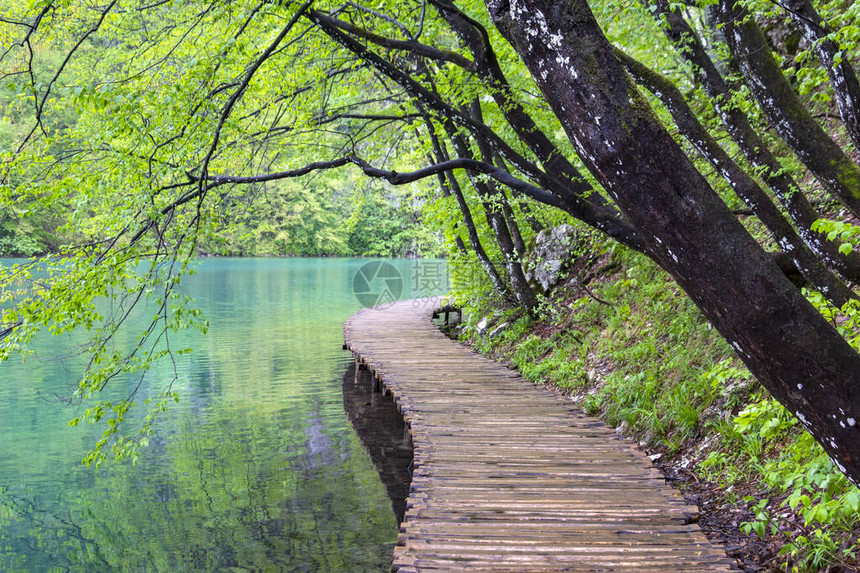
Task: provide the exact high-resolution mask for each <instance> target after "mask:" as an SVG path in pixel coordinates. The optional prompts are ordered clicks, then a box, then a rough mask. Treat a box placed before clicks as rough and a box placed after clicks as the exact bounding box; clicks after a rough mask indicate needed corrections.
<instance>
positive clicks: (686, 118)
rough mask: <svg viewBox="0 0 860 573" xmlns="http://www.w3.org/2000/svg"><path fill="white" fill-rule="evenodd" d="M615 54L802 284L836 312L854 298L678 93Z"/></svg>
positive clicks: (662, 79)
mask: <svg viewBox="0 0 860 573" xmlns="http://www.w3.org/2000/svg"><path fill="white" fill-rule="evenodd" d="M616 54H617V55H618V58H619V60H620V61H621V63H622V64H624V67H625V68H627V71H628V72H629V73H630V75H631V76H633V78H634V79H635V80H636V83H638V84H639V85H641V86H642V87H644V88H645V89H647V90H648V91H650V92H651V93H652V94H654V95H655V96H657V97H658V98H659V99H660V101H661V102H663V105H665V106H666V109H668V110H669V113H671V114H672V118H673V119H674V120H675V125H677V126H678V130H679V131H680V132H681V133H682V134H683V135H684V137H686V138H687V139H688V140H689V141H690V143H692V144H693V146H694V147H695V148H696V149H697V150H698V151H699V153H701V154H702V155H703V156H704V157H705V158H706V159H707V160H708V161H710V163H711V165H713V166H714V169H716V170H717V172H718V173H719V174H720V175H722V177H723V178H724V179H725V180H726V181H728V183H729V184H730V185H731V186H732V189H734V191H735V193H737V195H738V197H740V198H741V199H742V200H743V202H744V203H746V204H747V206H748V207H749V208H750V209H751V210H752V212H753V214H754V215H755V216H756V217H758V218H759V220H760V221H761V222H762V224H763V225H764V226H765V227H767V230H768V231H770V233H771V235H772V236H773V239H774V241H775V242H776V244H778V245H779V246H780V248H781V249H783V252H784V253H785V254H786V255H787V256H789V257H791V260H792V261H793V262H794V264H795V266H796V267H797V270H798V271H800V273H801V274H802V275H803V276H804V277H805V278H806V280H807V281H809V283H810V284H811V285H812V286H813V287H814V288H816V289H818V290H819V291H821V293H822V294H823V295H824V296H825V297H826V298H827V300H829V301H830V302H831V303H833V304H834V305H836V306H837V307H839V308H841V307H842V306H843V305H844V304H845V303H847V302H848V301H849V300H851V299H857V295H855V294H854V293H853V292H852V291H851V289H849V288H848V287H847V286H846V285H845V283H844V282H842V281H841V280H840V279H839V277H837V276H836V275H835V274H834V273H833V272H831V271H830V269H828V268H827V267H826V266H825V265H824V264H823V263H822V262H821V259H819V258H818V257H817V256H816V255H815V253H813V252H812V250H811V249H810V248H809V247H808V246H807V244H806V243H804V242H803V239H801V238H800V235H798V234H797V232H796V231H795V230H794V227H792V226H791V223H789V222H788V220H787V219H786V218H785V217H784V216H783V214H782V213H781V212H780V211H779V209H777V208H776V205H774V203H773V201H771V200H770V197H768V195H767V193H765V191H764V189H762V188H761V187H760V186H759V184H758V183H757V182H756V181H755V179H753V178H752V177H750V176H749V175H748V174H747V172H746V171H744V170H743V169H741V167H740V165H738V164H737V163H735V161H734V160H733V159H732V158H731V157H730V156H729V154H728V153H726V151H725V150H724V149H723V148H722V147H720V144H719V143H718V142H717V140H716V139H714V138H713V136H711V134H710V133H708V130H707V129H705V127H704V126H703V125H702V124H701V123H700V122H699V120H698V119H697V118H696V115H695V114H694V113H693V110H692V109H690V106H689V105H687V101H686V100H685V99H684V96H683V95H682V94H681V90H679V89H678V88H677V86H675V84H673V83H672V82H671V81H669V80H668V79H667V78H665V77H664V76H662V75H661V74H659V73H657V72H655V71H653V70H651V69H650V68H648V67H647V66H645V65H644V64H642V63H641V62H639V61H638V60H635V59H633V58H631V57H630V56H628V55H627V54H625V53H623V52H622V51H620V50H616Z"/></svg>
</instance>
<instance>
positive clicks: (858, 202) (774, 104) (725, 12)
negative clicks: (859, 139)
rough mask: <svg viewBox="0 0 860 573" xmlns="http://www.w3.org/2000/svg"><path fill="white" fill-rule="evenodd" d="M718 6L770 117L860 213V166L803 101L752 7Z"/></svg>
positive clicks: (726, 1)
mask: <svg viewBox="0 0 860 573" xmlns="http://www.w3.org/2000/svg"><path fill="white" fill-rule="evenodd" d="M717 6H718V10H717V17H718V19H719V21H720V23H721V24H722V25H723V29H724V32H725V35H726V43H727V45H728V47H729V51H730V52H731V54H732V57H733V58H734V59H736V60H737V62H738V65H739V66H740V68H741V72H743V75H744V78H745V79H746V84H747V86H749V88H750V91H751V92H752V94H753V96H755V98H756V100H758V103H759V106H760V107H761V109H762V111H763V112H764V114H765V116H767V118H768V119H769V120H770V121H771V123H773V124H774V127H775V128H776V130H777V132H778V133H779V135H780V136H781V137H782V139H783V140H785V142H786V143H788V145H789V147H791V148H792V149H793V150H794V152H795V153H796V154H797V156H798V157H799V158H800V160H801V161H803V163H804V164H805V165H806V166H807V167H808V168H809V170H810V171H811V172H812V173H813V175H815V177H816V178H817V179H818V181H819V182H820V183H821V184H822V185H823V186H824V188H825V189H827V190H828V191H829V192H830V193H831V194H832V195H833V196H834V197H835V198H837V199H839V200H840V201H841V202H842V203H843V204H844V205H845V206H846V207H847V208H848V209H849V210H850V211H851V212H852V213H854V215H855V216H857V217H860V167H858V166H857V164H856V163H854V162H853V161H851V159H850V158H849V157H848V156H847V155H845V153H843V152H842V149H841V148H840V147H839V146H838V145H837V144H836V142H834V141H833V140H832V139H831V138H830V136H829V135H828V134H827V133H825V131H824V130H823V129H821V126H820V125H819V124H818V122H817V121H815V118H813V117H812V115H811V114H810V113H809V111H808V110H807V109H806V107H805V106H804V105H803V103H802V102H801V101H800V98H799V97H798V96H797V94H796V93H795V92H794V89H793V88H792V87H791V84H789V83H788V80H787V79H786V77H785V75H783V73H782V70H781V69H780V67H779V64H778V63H777V61H776V59H774V57H773V53H772V52H771V50H770V47H769V46H768V44H767V40H766V39H765V37H764V34H763V33H762V31H761V29H760V28H759V27H758V24H756V22H755V20H754V19H753V17H752V16H751V15H750V13H749V12H748V11H747V10H746V8H744V7H743V6H742V5H741V4H740V3H738V2H736V0H720V1H719V3H718V5H717Z"/></svg>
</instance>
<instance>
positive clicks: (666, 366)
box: [460, 248, 860, 572]
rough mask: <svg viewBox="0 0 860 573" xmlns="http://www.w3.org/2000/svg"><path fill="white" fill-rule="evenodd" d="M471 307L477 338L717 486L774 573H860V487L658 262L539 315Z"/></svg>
mask: <svg viewBox="0 0 860 573" xmlns="http://www.w3.org/2000/svg"><path fill="white" fill-rule="evenodd" d="M582 277H589V278H592V277H593V280H591V281H590V282H589V283H588V286H587V287H583V286H581V283H582V282H583V280H582ZM460 298H461V300H460V304H461V305H463V308H464V316H465V317H466V321H465V323H464V325H463V327H462V335H461V336H462V337H463V338H464V339H465V340H467V341H468V342H469V343H471V344H472V345H473V346H474V347H475V348H476V349H478V350H479V351H480V352H482V353H484V354H487V355H491V356H493V357H495V358H498V359H501V360H504V361H506V362H508V363H509V364H511V365H512V366H514V367H516V368H517V369H518V370H519V372H520V373H521V374H522V375H523V376H524V377H525V378H527V379H529V380H531V381H534V382H536V383H548V384H552V385H554V386H555V387H557V388H559V389H561V390H563V391H565V392H566V393H569V394H570V396H571V398H572V399H573V400H574V401H575V402H577V403H578V404H579V405H580V406H581V407H582V408H583V409H584V410H585V411H586V412H587V413H588V414H591V415H596V416H599V417H601V418H602V419H603V420H605V421H606V423H607V424H609V425H611V426H615V427H618V428H620V431H622V432H623V433H624V434H625V435H626V436H628V437H630V438H632V439H634V440H636V441H638V442H639V443H640V445H642V446H643V447H645V448H647V449H649V450H650V451H654V452H659V453H662V454H663V455H664V457H663V461H666V462H667V463H668V464H669V465H670V466H671V465H674V467H677V468H683V470H684V472H685V473H686V472H690V473H692V475H693V476H694V479H695V480H698V481H699V482H700V483H705V484H707V487H708V489H709V490H710V491H711V492H712V494H716V496H717V498H718V499H717V505H718V506H719V507H721V508H722V509H723V510H725V511H727V512H734V513H733V514H734V515H737V514H738V513H740V514H742V515H745V516H746V517H744V518H743V519H744V520H743V521H741V522H740V529H741V531H742V532H743V533H745V534H746V535H747V536H748V537H747V542H748V545H750V546H753V545H758V546H759V547H761V546H766V547H768V548H769V549H768V550H767V551H766V552H765V553H767V552H768V551H769V552H770V554H771V555H772V557H770V558H769V562H768V564H767V568H768V569H770V570H784V571H804V572H806V571H819V570H825V569H827V568H828V567H829V569H827V570H829V571H843V570H844V571H854V570H856V569H857V566H858V551H860V546H858V530H860V511H858V510H860V492H858V489H857V488H856V487H854V486H853V485H851V484H850V483H849V482H848V480H846V479H845V477H844V476H842V474H841V473H840V472H839V471H838V470H837V469H836V468H835V467H834V465H833V463H832V462H831V461H830V459H829V458H828V457H827V456H826V455H825V454H824V452H823V450H822V449H821V448H820V447H819V446H818V445H817V444H816V443H815V442H814V440H813V439H812V437H811V436H810V435H809V434H808V433H807V432H806V431H805V430H803V428H802V427H801V426H800V425H799V424H798V423H797V422H796V420H795V418H794V417H793V416H791V415H790V414H789V413H788V412H787V411H786V410H785V409H784V408H783V407H782V406H781V405H779V404H778V403H777V402H776V401H774V400H773V399H771V398H770V397H769V396H768V394H767V392H766V391H765V390H764V389H762V388H761V387H760V386H759V385H758V383H757V382H756V381H755V379H754V378H753V377H752V375H751V374H750V373H749V372H748V371H747V370H746V368H745V367H744V366H743V365H742V364H741V362H740V361H739V360H738V359H737V358H736V357H735V356H734V354H733V352H732V351H731V349H730V348H729V347H728V345H727V344H726V343H725V341H724V340H723V339H722V338H721V337H720V336H719V334H718V333H717V332H716V330H714V329H713V328H712V327H711V325H710V324H709V323H708V321H707V320H706V319H705V318H704V317H703V316H702V315H701V313H700V312H699V311H698V309H696V307H695V305H694V304H693V303H692V302H691V301H690V299H689V298H688V297H687V296H686V295H684V294H683V293H682V292H681V290H680V289H679V288H678V286H677V285H676V284H675V283H674V282H673V281H672V280H671V279H670V278H669V277H668V275H667V274H666V273H664V272H663V271H661V270H660V269H659V268H657V267H656V265H654V264H653V263H652V262H650V261H649V260H648V259H646V258H645V257H643V256H641V255H637V254H634V253H631V252H629V251H627V250H625V249H622V248H616V249H615V250H613V251H612V252H608V253H606V254H604V255H603V256H602V258H600V259H599V260H598V261H597V262H595V263H594V264H592V265H591V268H589V269H578V270H576V269H572V270H570V271H569V276H568V277H567V280H566V282H565V283H563V285H562V286H560V287H558V288H556V290H555V291H554V292H553V295H552V296H551V297H548V298H546V299H544V301H543V303H542V305H541V312H540V313H539V316H538V317H532V316H529V315H527V314H524V313H523V312H522V311H519V310H510V309H508V310H505V309H500V308H497V307H494V306H493V305H492V304H491V303H489V302H476V301H475V300H471V301H470V300H469V299H468V297H467V296H463V295H462V293H461V296H460ZM475 298H476V299H477V298H478V297H475ZM485 318H486V320H485V321H484V322H485V324H486V328H484V329H479V324H480V323H481V322H482V320H484V319H485ZM482 326H483V325H482ZM479 330H482V332H479Z"/></svg>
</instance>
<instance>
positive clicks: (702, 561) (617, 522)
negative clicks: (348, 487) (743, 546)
mask: <svg viewBox="0 0 860 573" xmlns="http://www.w3.org/2000/svg"><path fill="white" fill-rule="evenodd" d="M433 310H434V309H433V308H432V307H431V306H428V305H422V304H421V303H419V302H418V301H415V303H413V301H402V302H399V303H396V304H395V305H393V306H391V307H390V308H387V309H384V310H377V309H365V310H363V311H361V312H359V313H357V314H355V315H353V316H352V317H351V318H350V319H349V320H348V321H347V323H346V326H345V328H344V334H345V339H346V346H347V348H349V349H350V350H352V351H353V352H354V353H355V354H356V358H357V360H359V361H360V362H361V363H362V364H363V365H366V366H367V367H368V368H370V369H371V370H372V371H373V372H374V373H375V375H376V376H377V378H378V379H379V380H380V382H381V383H382V385H383V386H384V388H385V389H386V391H389V392H391V393H392V394H393V395H394V398H395V400H396V401H397V403H398V406H399V408H400V409H401V411H402V413H403V416H404V418H405V419H406V421H407V423H408V424H409V426H410V427H411V432H412V440H413V445H414V450H415V467H414V474H413V479H412V486H411V489H410V494H409V500H408V505H407V512H406V518H405V520H404V522H403V523H402V524H401V529H400V537H399V540H398V543H397V546H396V547H395V550H394V561H393V566H392V570H394V571H399V572H401V573H408V572H413V571H487V572H489V571H494V572H523V573H526V572H550V571H630V572H633V571H636V572H658V571H659V572H670V571H672V572H674V571H729V570H732V568H733V566H732V561H731V560H730V559H729V558H727V557H726V555H725V552H724V551H723V549H721V548H719V547H715V546H712V545H711V544H710V543H709V542H708V540H707V539H706V538H705V536H704V535H703V534H702V532H701V530H700V529H699V526H698V525H696V524H695V520H696V516H697V508H696V507H694V506H688V505H686V503H685V502H684V500H683V498H682V497H681V496H680V495H679V494H678V493H677V492H675V491H673V490H672V488H670V487H668V486H667V485H666V482H665V480H664V479H663V477H662V475H661V474H660V472H659V471H658V470H657V469H655V468H654V467H653V466H652V465H651V463H650V462H649V460H648V459H647V457H645V456H644V455H643V454H642V453H641V452H639V451H638V450H637V449H636V448H634V447H633V446H632V445H630V444H628V443H626V442H624V441H623V440H620V439H618V438H617V436H616V434H615V432H614V431H613V430H611V429H609V428H607V427H606V426H605V425H604V424H603V423H601V422H599V421H598V420H595V419H593V418H589V417H586V416H585V415H584V414H582V413H581V412H580V411H578V410H577V409H576V408H574V407H573V405H572V404H570V403H569V402H566V401H564V400H563V399H561V398H560V397H559V396H557V395H556V394H554V393H553V392H551V391H549V390H546V389H544V388H542V387H540V386H535V385H533V384H530V383H528V382H526V381H524V380H523V379H522V378H520V377H519V376H518V375H517V374H516V373H515V372H513V371H511V370H509V369H507V368H505V367H504V366H502V365H499V364H497V363H495V362H493V361H491V360H488V359H485V358H483V357H481V356H478V355H477V354H475V353H474V352H472V351H471V350H469V349H468V348H467V347H465V346H462V345H460V344H457V343H455V342H453V341H451V340H450V339H448V338H447V337H446V336H445V335H443V334H442V333H441V332H440V331H439V329H438V328H436V326H435V325H433V323H432V322H431V315H432V313H433Z"/></svg>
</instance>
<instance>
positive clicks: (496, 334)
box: [489, 322, 508, 338]
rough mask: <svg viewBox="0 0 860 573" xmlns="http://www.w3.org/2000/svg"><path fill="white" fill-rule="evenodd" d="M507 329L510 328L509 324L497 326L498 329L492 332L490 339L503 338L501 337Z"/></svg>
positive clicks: (504, 323)
mask: <svg viewBox="0 0 860 573" xmlns="http://www.w3.org/2000/svg"><path fill="white" fill-rule="evenodd" d="M507 327H508V323H507V322H503V323H502V324H500V325H499V326H497V327H496V328H494V329H493V330H492V331H491V332H490V334H489V337H490V338H495V337H497V336H501V335H502V333H503V332H504V330H505V329H506V328H507Z"/></svg>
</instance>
